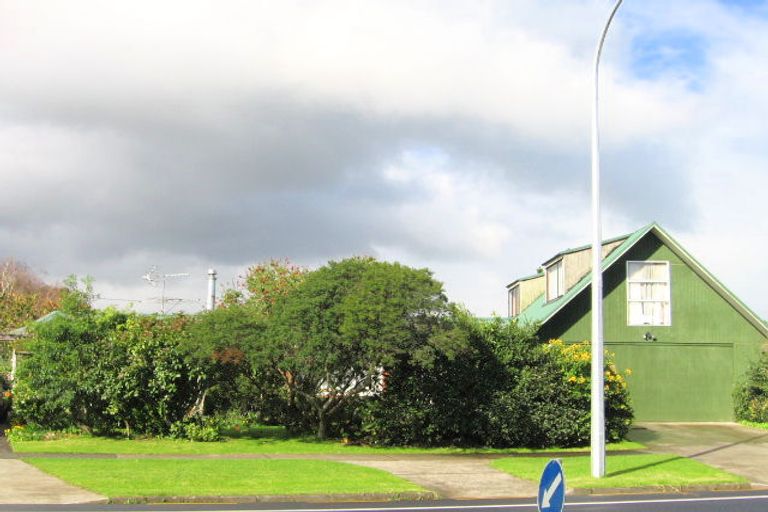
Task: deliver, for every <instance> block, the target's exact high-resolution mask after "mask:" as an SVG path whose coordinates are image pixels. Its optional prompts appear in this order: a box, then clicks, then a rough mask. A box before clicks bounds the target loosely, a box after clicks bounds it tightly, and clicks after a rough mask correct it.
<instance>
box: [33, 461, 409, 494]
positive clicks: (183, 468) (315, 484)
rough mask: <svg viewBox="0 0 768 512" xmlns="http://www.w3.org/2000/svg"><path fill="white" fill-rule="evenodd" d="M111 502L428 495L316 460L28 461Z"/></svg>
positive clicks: (369, 472) (389, 478)
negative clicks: (159, 498) (138, 498)
mask: <svg viewBox="0 0 768 512" xmlns="http://www.w3.org/2000/svg"><path fill="white" fill-rule="evenodd" d="M25 462H28V463H29V464H32V465H34V466H36V467H38V468H40V469H41V470H43V471H45V472H46V473H50V474H52V475H54V476H57V477H59V478H61V479H63V480H65V481H67V482H70V483H72V484H74V485H77V486H79V487H83V488H85V489H88V490H91V491H94V492H97V493H100V494H104V495H106V496H108V497H110V498H116V497H131V496H252V495H269V494H281V495H285V494H315V493H318V494H361V493H400V492H409V491H422V490H423V489H422V488H421V487H419V486H417V485H415V484H412V483H410V482H408V481H406V480H403V479H401V478H398V477H396V476H393V475H390V474H389V473H386V472H384V471H381V470H378V469H372V468H366V467H361V466H355V465H352V464H344V463H341V462H330V461H315V460H250V459H249V460H168V459H159V460H155V459H153V460H148V459H129V460H115V459H107V460H104V459H44V458H35V459H27V460H25Z"/></svg>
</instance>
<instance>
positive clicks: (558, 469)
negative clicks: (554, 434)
mask: <svg viewBox="0 0 768 512" xmlns="http://www.w3.org/2000/svg"><path fill="white" fill-rule="evenodd" d="M564 505H565V473H563V466H562V464H560V460H558V459H552V460H550V461H549V463H547V466H546V467H545V468H544V472H543V473H542V474H541V480H540V481H539V494H538V496H537V498H536V506H537V507H538V509H539V512H562V510H563V506H564Z"/></svg>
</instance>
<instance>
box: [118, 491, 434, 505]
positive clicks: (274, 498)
mask: <svg viewBox="0 0 768 512" xmlns="http://www.w3.org/2000/svg"><path fill="white" fill-rule="evenodd" d="M441 498H442V496H440V495H438V494H437V493H434V492H431V491H422V492H418V491H413V492H399V493H362V494H274V495H265V494H262V495H252V496H135V497H130V496H129V497H114V498H110V499H109V503H113V504H154V503H206V504H211V503H213V504H216V503H218V504H239V503H364V502H389V501H392V502H394V501H431V500H438V499H441Z"/></svg>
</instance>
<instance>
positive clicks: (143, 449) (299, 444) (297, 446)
mask: <svg viewBox="0 0 768 512" xmlns="http://www.w3.org/2000/svg"><path fill="white" fill-rule="evenodd" d="M11 445H12V446H13V450H14V451H15V452H18V453H115V454H156V455H214V454H219V455H228V454H297V455H301V454H332V455H345V454H473V453H500V454H506V453H509V454H517V453H553V452H580V451H588V450H589V448H566V449H563V448H548V449H543V450H534V449H528V448H511V449H494V448H477V449H475V448H454V447H447V448H417V447H391V448H390V447H374V446H359V445H349V444H342V443H340V442H339V441H318V440H316V439H314V438H285V437H282V436H279V435H276V436H265V437H257V438H250V437H240V438H226V439H225V440H224V441H220V442H215V443H195V442H191V441H183V440H177V439H162V438H151V439H115V438H107V437H89V436H72V437H65V438H62V439H53V440H49V441H12V442H11ZM642 448H644V446H643V445H642V444H640V443H635V442H632V441H624V442H621V443H612V444H609V445H608V450H609V451H610V450H612V451H615V450H637V449H642Z"/></svg>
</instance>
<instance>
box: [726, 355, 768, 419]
mask: <svg viewBox="0 0 768 512" xmlns="http://www.w3.org/2000/svg"><path fill="white" fill-rule="evenodd" d="M734 409H735V415H736V419H737V420H739V421H751V422H755V423H768V352H764V353H763V354H762V356H761V357H760V359H759V360H758V361H757V362H756V363H754V364H753V365H752V366H751V367H750V369H749V370H748V371H747V373H746V378H745V379H744V383H743V384H742V385H741V386H739V387H738V388H737V389H736V391H735V393H734Z"/></svg>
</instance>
